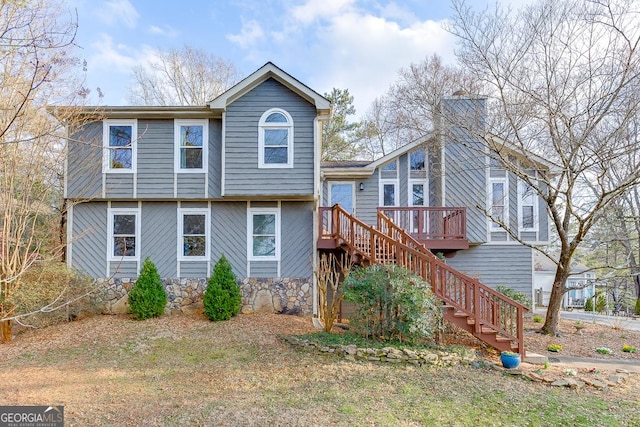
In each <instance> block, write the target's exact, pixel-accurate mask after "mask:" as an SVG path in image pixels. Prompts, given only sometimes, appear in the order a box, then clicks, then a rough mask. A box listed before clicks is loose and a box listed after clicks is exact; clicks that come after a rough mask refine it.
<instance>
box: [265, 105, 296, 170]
mask: <svg viewBox="0 0 640 427" xmlns="http://www.w3.org/2000/svg"><path fill="white" fill-rule="evenodd" d="M258 167H260V168H291V167H293V119H292V118H291V116H290V115H289V113H287V112H286V111H284V110H281V109H279V108H272V109H271V110H268V111H266V112H265V113H264V114H263V115H262V117H260V122H259V125H258Z"/></svg>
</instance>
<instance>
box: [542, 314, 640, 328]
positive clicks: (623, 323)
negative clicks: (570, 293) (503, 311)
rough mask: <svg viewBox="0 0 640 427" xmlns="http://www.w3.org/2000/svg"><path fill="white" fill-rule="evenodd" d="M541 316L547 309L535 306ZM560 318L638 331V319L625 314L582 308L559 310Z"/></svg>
mask: <svg viewBox="0 0 640 427" xmlns="http://www.w3.org/2000/svg"><path fill="white" fill-rule="evenodd" d="M534 313H535V314H538V315H540V316H542V317H544V316H546V315H547V310H546V309H544V308H537V309H536V310H535V312H534ZM560 318H562V319H568V320H581V321H583V322H585V323H588V322H593V323H597V324H599V325H605V326H611V327H614V326H615V327H617V328H620V329H627V330H630V331H639V332H640V319H638V318H633V317H627V316H606V315H604V314H594V313H589V312H584V311H582V310H579V311H578V310H574V311H560Z"/></svg>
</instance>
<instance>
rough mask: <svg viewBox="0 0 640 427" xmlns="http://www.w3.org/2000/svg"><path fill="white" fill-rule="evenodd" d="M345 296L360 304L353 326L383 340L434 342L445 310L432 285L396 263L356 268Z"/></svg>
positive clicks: (360, 333)
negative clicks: (440, 304) (440, 305)
mask: <svg viewBox="0 0 640 427" xmlns="http://www.w3.org/2000/svg"><path fill="white" fill-rule="evenodd" d="M344 298H345V300H347V301H351V302H353V303H354V304H355V305H356V309H355V312H354V313H353V314H352V315H351V316H350V318H349V322H350V325H351V329H352V330H353V331H354V332H355V333H358V334H359V335H362V336H365V337H373V338H377V339H380V340H383V341H391V340H394V341H400V342H408V343H410V344H417V343H421V342H424V341H434V340H435V337H436V335H437V333H438V332H439V331H440V330H441V328H442V312H441V311H440V307H439V306H438V303H437V301H436V298H435V296H434V295H433V294H432V292H431V288H430V286H429V285H428V284H426V283H424V282H423V281H422V279H421V278H419V277H417V276H415V275H414V274H412V273H411V272H410V271H408V270H406V269H404V268H401V267H397V266H395V265H374V266H370V267H366V268H355V269H353V270H352V271H351V272H350V273H349V275H348V276H347V278H346V280H345V283H344Z"/></svg>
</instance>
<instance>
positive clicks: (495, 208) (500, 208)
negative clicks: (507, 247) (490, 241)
mask: <svg viewBox="0 0 640 427" xmlns="http://www.w3.org/2000/svg"><path fill="white" fill-rule="evenodd" d="M489 213H490V215H491V218H495V219H496V220H498V221H499V222H500V223H502V224H505V225H508V224H509V192H508V186H507V180H506V178H499V179H496V178H492V179H491V180H489ZM491 218H490V219H489V220H490V221H491V229H492V230H498V229H502V226H501V225H500V223H498V222H496V221H493V220H491Z"/></svg>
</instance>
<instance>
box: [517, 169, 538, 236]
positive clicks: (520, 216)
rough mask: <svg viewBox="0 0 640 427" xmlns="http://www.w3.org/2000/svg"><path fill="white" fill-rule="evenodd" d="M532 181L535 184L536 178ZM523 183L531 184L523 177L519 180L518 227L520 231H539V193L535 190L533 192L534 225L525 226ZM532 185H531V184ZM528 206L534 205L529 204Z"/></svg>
mask: <svg viewBox="0 0 640 427" xmlns="http://www.w3.org/2000/svg"><path fill="white" fill-rule="evenodd" d="M532 182H534V184H535V182H536V181H535V180H533V179H532ZM523 185H526V186H529V184H528V183H527V182H526V181H525V180H523V179H519V180H518V229H519V230H520V231H536V232H537V231H538V226H539V224H538V222H539V221H538V194H537V193H536V192H535V191H534V192H533V227H524V225H523V222H524V215H523V214H524V211H523V208H524V206H525V205H524V204H523V203H522V201H523V200H522V195H523V194H524V191H523V190H524V188H523ZM529 187H530V186H529ZM526 206H532V205H529V204H527V205H526Z"/></svg>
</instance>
